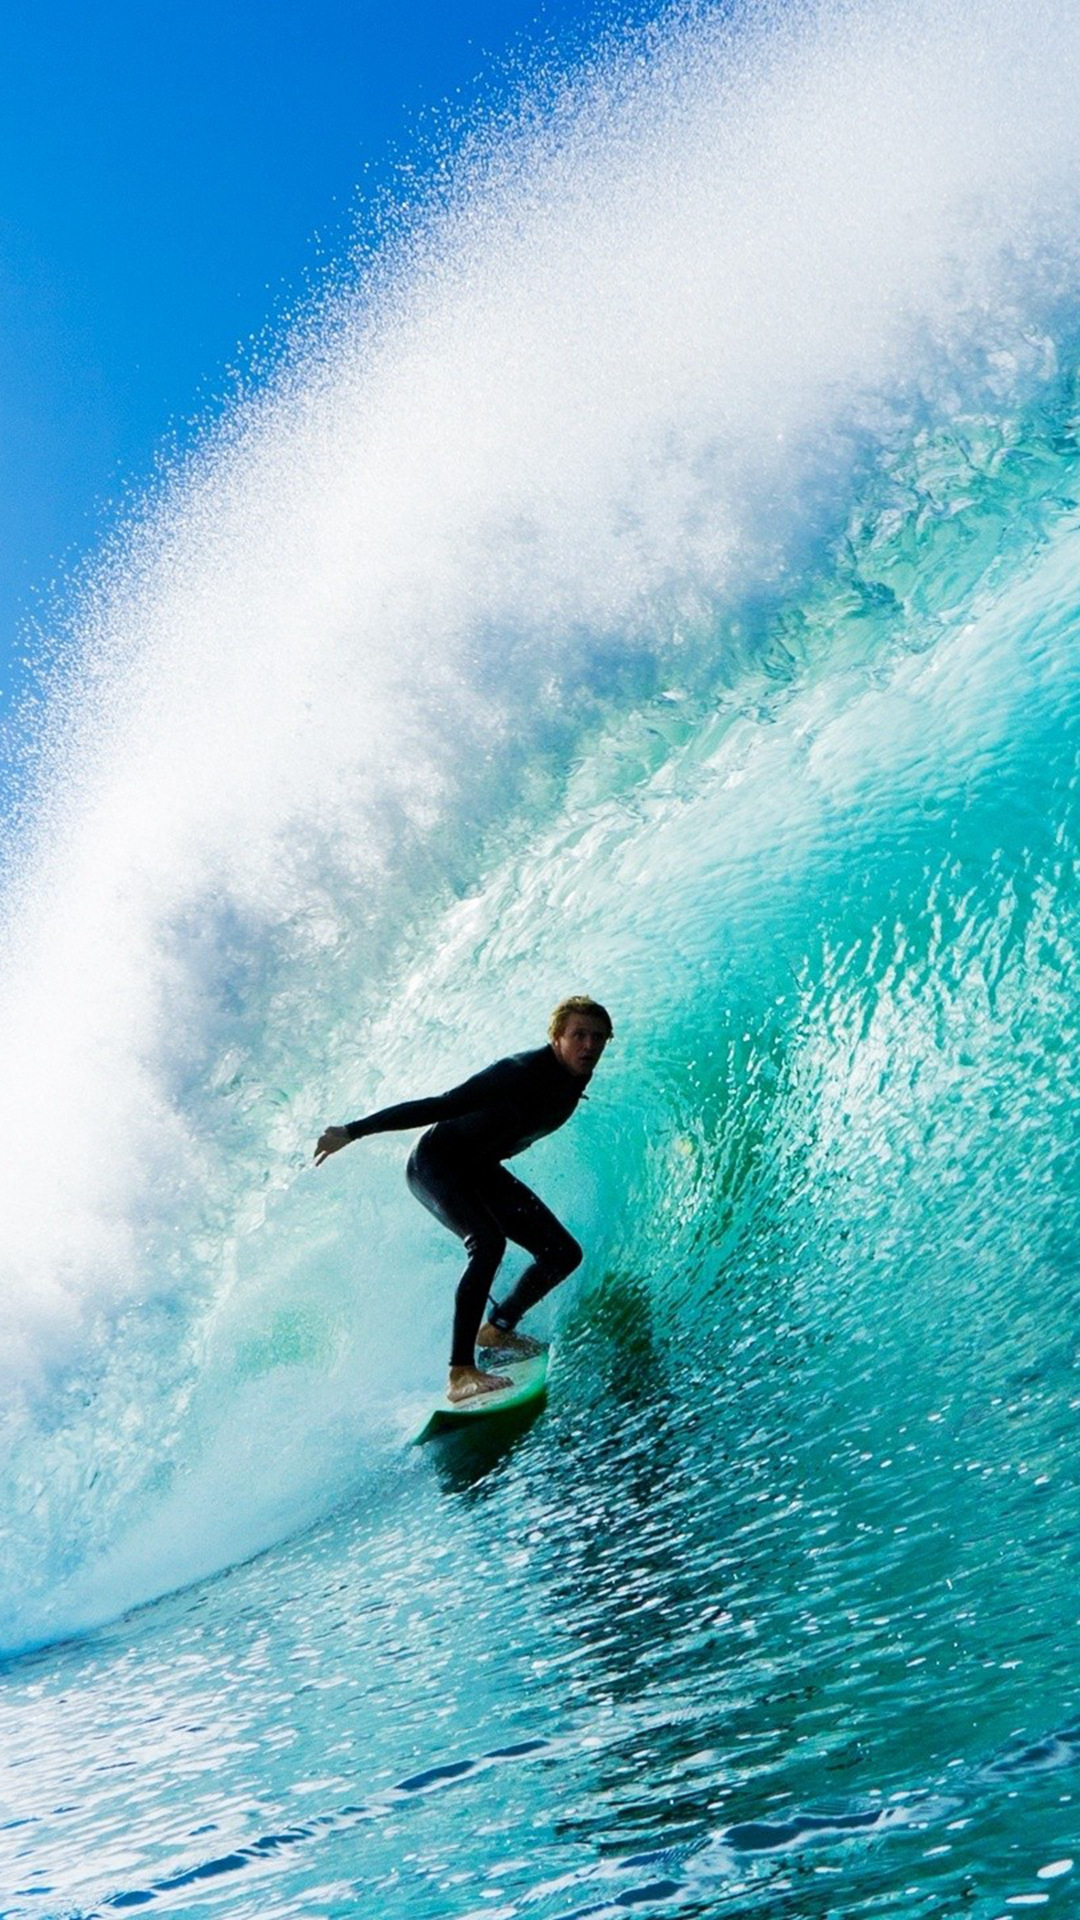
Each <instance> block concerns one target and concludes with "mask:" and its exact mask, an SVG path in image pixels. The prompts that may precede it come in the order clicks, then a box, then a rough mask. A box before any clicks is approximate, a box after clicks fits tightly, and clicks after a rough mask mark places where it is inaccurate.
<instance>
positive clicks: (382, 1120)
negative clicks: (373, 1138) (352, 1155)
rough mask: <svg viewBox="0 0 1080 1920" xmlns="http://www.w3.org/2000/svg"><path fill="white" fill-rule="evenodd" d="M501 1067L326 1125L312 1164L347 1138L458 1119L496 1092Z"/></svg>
mask: <svg viewBox="0 0 1080 1920" xmlns="http://www.w3.org/2000/svg"><path fill="white" fill-rule="evenodd" d="M500 1072H501V1069H500V1067H499V1066H498V1065H496V1066H495V1067H485V1068H484V1070H483V1072H482V1073H474V1074H473V1076H472V1078H471V1079H470V1080H465V1081H463V1082H462V1084H461V1086H460V1087H451V1089H450V1091H449V1093H435V1094H431V1095H430V1096H429V1097H428V1098H427V1099H424V1100H401V1101H399V1102H398V1104H397V1106H394V1107H380V1109H379V1111H378V1113H369V1114H367V1115H366V1116H365V1118H364V1119H363V1120H349V1121H348V1122H347V1123H346V1125H345V1126H343V1127H327V1128H326V1129H325V1131H324V1132H323V1133H321V1134H320V1135H319V1139H318V1143H317V1145H316V1148H315V1165H316V1166H317V1167H319V1166H321V1165H322V1163H323V1161H324V1160H328V1159H329V1158H330V1155H331V1154H332V1153H340V1151H341V1149H342V1147H347V1146H348V1144H349V1142H350V1140H363V1139H364V1138H365V1137H366V1136H367V1135H368V1134H370V1133H401V1132H404V1130H405V1129H406V1128H407V1127H431V1126H434V1124H435V1122H436V1121H437V1120H459V1119H461V1117H462V1115H463V1114H466V1113H476V1112H478V1111H479V1110H480V1109H481V1108H482V1107H483V1106H484V1105H485V1103H486V1102H488V1101H490V1100H491V1098H492V1096H493V1095H497V1094H498V1091H499V1087H500V1084H501V1081H500Z"/></svg>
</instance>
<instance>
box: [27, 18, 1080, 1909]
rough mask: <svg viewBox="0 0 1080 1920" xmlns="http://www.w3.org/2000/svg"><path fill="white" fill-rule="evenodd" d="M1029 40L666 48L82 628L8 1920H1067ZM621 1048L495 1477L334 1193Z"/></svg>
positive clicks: (369, 283) (1053, 238)
mask: <svg viewBox="0 0 1080 1920" xmlns="http://www.w3.org/2000/svg"><path fill="white" fill-rule="evenodd" d="M1078 99H1080V15H1078V14H1077V13H1076V10H1075V8H1074V7H1072V6H1071V5H1065V4H1063V3H1061V0H1035V3H1034V4H1032V5H1030V6H1026V7H1024V8H1023V9H1020V8H1017V7H1015V6H1013V5H1011V4H1005V3H1004V0H940V3H939V4H934V5H930V4H920V0H904V4H900V5H890V6H884V5H883V6H876V5H873V4H861V3H860V0H851V4H835V5H834V4H831V3H826V4H822V5H820V6H806V7H799V8H790V7H789V8H776V9H764V8H760V7H754V8H751V9H749V10H744V11H741V12H738V13H736V14H732V13H731V11H730V10H723V11H720V12H714V11H709V10H703V11H694V12H691V13H689V14H687V13H684V12H679V13H677V14H673V15H670V16H665V17H664V19H663V20H661V21H660V22H659V23H656V24H654V25H653V26H651V27H649V28H647V29H641V28H638V29H636V30H635V31H634V32H632V33H631V32H627V34H626V35H625V36H621V37H620V36H619V35H617V34H614V33H613V34H612V35H611V36H610V37H609V39H608V40H607V41H605V43H604V44H603V45H601V46H599V47H598V48H597V49H596V50H595V51H594V53H593V54H592V55H590V56H589V57H588V58H585V57H582V58H581V60H580V62H579V63H578V65H577V66H576V67H575V68H573V69H572V70H570V71H566V72H562V73H554V72H552V71H550V70H548V71H538V72H534V73H531V74H527V75H525V76H524V77H523V79H522V81H521V89H520V98H516V99H515V100H514V101H513V102H512V103H510V104H507V103H506V102H505V101H504V103H503V105H502V106H501V107H500V108H499V110H498V111H495V110H494V109H493V110H492V114H491V117H490V120H489V121H488V122H487V123H485V124H484V125H480V126H477V128H476V129H475V130H474V132H473V133H472V134H471V135H470V137H469V138H468V139H466V140H464V141H463V142H461V143H460V144H459V146H458V149H457V151H456V153H455V154H454V155H453V157H452V159H451V160H450V161H449V162H448V164H447V165H446V167H445V168H441V169H435V170H434V172H433V173H432V174H431V176H430V182H429V185H428V187H427V188H425V190H424V192H423V193H421V194H420V195H419V197H418V198H417V199H416V200H415V201H414V202H413V204H412V205H411V207H410V209H409V210H408V211H407V213H402V214H401V216H400V218H397V219H395V218H393V217H391V216H390V215H388V216H387V218H386V220H385V221H384V224H383V227H382V229H381V230H380V232H379V233H378V234H376V235H374V236H369V239H368V241H367V242H366V243H365V245H364V246H363V247H359V246H358V250H357V257H356V259H355V260H354V261H350V262H347V263H344V264H343V266H342V268H341V271H340V273H339V274H338V275H337V276H336V277H335V278H334V279H333V281H332V283H331V284H328V286H327V288H326V289H325V291H324V293H323V295H322V296H321V297H320V298H319V299H318V300H317V301H313V302H312V304H311V306H310V307H309V308H308V309H306V310H305V311H304V312H303V314H301V315H300V316H298V318H297V320H296V322H295V326H294V328H293V331H292V333H291V334H290V336H289V338H288V339H286V340H284V341H283V342H282V345H281V351H280V355H279V358H278V361H277V363H276V364H275V366H274V368H273V370H272V372H270V373H269V374H267V375H264V376H262V377H260V378H259V379H254V378H253V380H252V382H251V385H250V390H249V391H248V392H246V393H245V394H244V395H243V396H242V397H241V398H240V400H239V401H238V402H237V404H236V406H235V408H234V409H233V410H232V411H231V412H230V414H229V416H228V418H227V419H226V420H224V421H223V422H220V423H218V425H217V426H215V427H213V428H212V429H210V430H208V432H207V434H206V436H205V438H204V440H203V442H202V443H201V444H200V445H199V447H198V448H197V450H196V451H195V452H194V453H193V454H192V455H191V456H190V457H188V458H187V459H186V460H185V461H183V462H182V463H180V464H179V465H178V466H177V467H176V468H175V469H174V470H172V471H171V472H169V473H168V474H167V475H166V476H165V478H164V480H163V482H162V486H161V489H160V492H159V494H158V495H157V496H156V497H155V498H154V499H152V500H150V501H148V502H147V503H146V505H145V508H144V509H143V510H141V511H140V512H138V513H136V514H134V515H133V517H132V519H131V522H130V524H129V525H128V527H127V528H126V530H125V532H124V534H123V536H122V537H120V538H118V539H117V541H116V542H115V543H114V545H113V547H112V548H110V549H109V551H107V552H105V553H103V554H102V555H101V556H100V558H99V561H98V563H97V565H96V566H95V568H94V569H92V570H91V572H90V574H89V575H88V576H87V578H86V579H85V580H83V581H82V582H81V584H80V585H79V587H78V590H77V591H73V594H72V598H71V603H70V605H69V606H68V608H67V609H66V612H65V614H64V619H63V622H62V624H61V627H60V628H58V631H57V633H56V635H55V649H54V651H55V665H54V667H53V669H52V672H51V678H50V682H49V685H48V687H47V689H46V694H45V697H44V698H43V699H42V700H41V701H39V702H38V703H36V704H35V706H34V707H33V708H32V709H31V710H28V711H27V712H26V713H25V714H24V715H23V717H22V723H21V725H22V735H23V738H24V740H25V741H28V743H29V744H28V745H27V746H25V748H24V749H23V750H22V754H21V757H20V758H18V759H17V760H13V761H12V771H11V775H10V778H11V780H12V781H13V782H14V784H15V786H17V788H18V791H19V794H20V796H21V797H20V804H19V807H18V809H17V810H16V812H15V814H14V817H13V819H12V821H11V822H10V824H9V827H8V829H7V831H6V835H5V838H4V841H3V846H2V849H0V869H2V873H3V905H2V921H0V1051H2V1056H3V1059H4V1063H5V1064H4V1072H3V1085H2V1087H0V1165H2V1166H3V1168H4V1182H5V1191H4V1207H3V1215H4V1217H3V1225H2V1228H0V1262H2V1267H3V1286H2V1288H0V1323H2V1336H3V1337H2V1339H0V1389H2V1390H0V1515H2V1537H0V1649H2V1652H3V1661H2V1667H0V1913H2V1914H3V1915H4V1916H5V1920H7V1917H10V1920H90V1916H98V1917H104V1916H109V1915H113V1914H119V1913H124V1912H128V1911H146V1912H148V1913H150V1914H154V1913H161V1914H162V1915H165V1914H168V1915H183V1916H192V1920H195V1916H199V1917H201V1916H208V1917H209V1916H212V1915H216V1914H222V1915H228V1916H230V1917H231V1920H248V1917H249V1916H250V1920H278V1916H280V1917H281V1920H300V1916H312V1917H315V1916H318V1917H319V1920H331V1917H334V1920H336V1917H337V1916H345V1915H362V1916H367V1915H371V1916H373V1920H374V1917H376V1916H377V1917H378V1920H381V1917H382V1916H385V1915H394V1916H399V1915H400V1916H402V1920H429V1917H430V1920H478V1916H480V1915H484V1916H487V1917H488V1920H583V1917H584V1916H586V1915H588V1916H590V1917H592V1916H598V1917H600V1920H615V1917H616V1916H618V1915H621V1914H623V1913H625V1912H630V1911H632V1912H635V1913H641V1914H643V1915H646V1914H656V1915H665V1916H668V1915H670V1916H672V1920H675V1917H676V1916H677V1917H678V1920H684V1917H685V1916H714V1915H715V1916H724V1917H730V1920H749V1916H757V1915H762V1916H766V1915H767V1916H768V1917H769V1920H871V1917H873V1920H877V1917H878V1916H890V1917H893V1916H895V1920H917V1917H918V1920H922V1917H923V1916H931V1915H933V1916H949V1920H954V1917H955V1916H959V1915H965V1916H970V1917H971V1920H1004V1916H1008V1915H1013V1914H1016V1913H1022V1912H1024V1911H1027V1910H1029V1909H1030V1910H1032V1911H1033V1912H1034V1911H1045V1912H1046V1913H1047V1914H1048V1915H1049V1916H1057V1917H1058V1920H1075V1915H1076V1914H1077V1913H1078V1912H1080V1579H1078V1558H1080V1454H1078V1450H1077V1445H1076V1434H1077V1426H1078V1420H1080V1337H1078V1332H1077V1314H1076V1290H1077V1278H1078V1256H1077V1247H1078V1245H1080V1181H1078V1152H1080V1110H1078V1102H1077V1078H1078V1075H1077V1066H1076V1060H1077V1048H1078V1040H1080V1035H1078V1026H1080V1021H1078V1005H1080V1000H1078V979H1080V975H1078V961H1080V953H1078V948H1080V885H1078V881H1080V873H1078V848H1080V757H1078V756H1080V393H1078V386H1077V375H1078V370H1080V113H1078V112H1077V107H1076V103H1077V100H1078ZM573 991H586V992H590V993H592V994H594V995H596V996H597V997H598V998H600V999H601V1000H603V1001H604V1003H605V1004H606V1005H607V1006H609V1007H610V1009H611V1011H612V1014H613V1017H614V1022H615V1040H614V1042H613V1043H612V1046H611V1047H610V1048H609V1050H608V1053H607V1055H606V1056H605V1058H604V1061H603V1063H602V1066H601V1068H600V1069H599V1071H598V1072H597V1074H596V1077H595V1080H594V1083H593V1086H592V1088H591V1090H590V1096H589V1100H588V1102H587V1104H586V1105H585V1106H584V1107H583V1108H582V1109H581V1110H580V1111H579V1113H578V1115H577V1116H576V1117H575V1119H574V1121H573V1123H572V1125H571V1126H569V1127H567V1128H566V1129H565V1130H564V1131H563V1132H561V1133H560V1134H558V1135H556V1136H553V1137H552V1138H551V1139H549V1140H547V1141H545V1142H543V1143H542V1144H541V1145H540V1146H538V1147H537V1148H535V1149H534V1150H533V1151H532V1152H531V1153H530V1154H529V1156H528V1160H527V1162H523V1163H522V1166H521V1171H522V1173H523V1174H525V1175H526V1177H528V1178H529V1179H530V1180H531V1181H532V1182H534V1183H535V1185H536V1186H537V1187H538V1188H539V1190H540V1191H541V1193H542V1194H543V1195H544V1197H545V1198H546V1199H547V1200H548V1201H549V1203H550V1204H551V1205H552V1206H554V1207H555V1208H556V1209H557V1210H558V1211H559V1212H560V1213H561V1215H562V1216H563V1217H564V1218H565V1219H566V1221H567V1223H568V1225H569V1226H570V1228H571V1229H572V1231H573V1232H574V1233H575V1234H576V1235H577V1236H578V1237H579V1238H580V1239H581V1240H582V1241H583V1243H584V1245H585V1247H586V1249H587V1257H586V1260H585V1263H584V1265H583V1267H582V1268H581V1270H580V1271H579V1273H578V1274H576V1275H575V1276H574V1277H573V1278H572V1280H571V1281H569V1282H568V1283H567V1284H566V1286H565V1287H564V1288H563V1289H562V1290H561V1291H560V1293H559V1294H558V1295H557V1296H555V1297H554V1298H553V1300H551V1301H550V1302H548V1303H546V1304H545V1306H544V1308H543V1309H541V1311H540V1313H539V1314H538V1315H537V1317H536V1330H538V1331H540V1332H542V1333H544V1334H545V1335H546V1336H547V1337H549V1338H550V1339H551V1340H552V1342H553V1358H552V1373H551V1391H550V1397H549V1400H548V1404H547V1406H546V1408H545V1409H544V1410H543V1411H542V1412H541V1413H540V1414H539V1415H538V1416H537V1417H536V1418H535V1419H533V1420H532V1421H531V1422H528V1423H525V1424H522V1425H520V1426H518V1427H517V1428H515V1429H512V1430H511V1431H509V1432H507V1431H505V1430H502V1431H498V1432H496V1431H494V1430H492V1431H490V1432H487V1433H484V1432H479V1433H476V1434H472V1435H469V1436H468V1437H467V1438H466V1439H463V1440H460V1441H451V1442H446V1443H444V1444H440V1445H433V1446H431V1447H426V1448H422V1449H417V1448H410V1447H409V1446H407V1445H406V1444H405V1443H406V1441H407V1439H408V1436H409V1434H410V1433H411V1432H412V1431H414V1430H415V1427H416V1426H417V1425H418V1424H419V1418H420V1417H422V1415H423V1412H424V1410H425V1406H426V1403H427V1402H428V1401H429V1400H430V1398H431V1395H432V1393H433V1391H434V1390H435V1389H436V1388H437V1387H438V1385H439V1384H440V1383H441V1380H442V1373H443V1367H444V1365H445V1358H446V1347H447V1340H448V1327H449V1316H450V1303H451V1297H452V1292H453V1286H454V1282H455V1278H456V1274H457V1271H458V1267H459V1259H458V1250H457V1248H456V1246H455V1244H454V1243H453V1242H451V1241H450V1240H449V1238H448V1237H447V1236H445V1235H443V1234H441V1233H440V1231H439V1229H438V1228H437V1227H436V1226H435V1224H434V1223H433V1222H432V1221H431V1220H430V1219H429V1217H428V1216H427V1215H426V1214H424V1213H422V1211H421V1209H419V1208H418V1207H416V1206H415V1204H414V1203H413V1202H412V1201H411V1200H410V1198H409V1196H408V1194H407V1191H406V1188H405V1185H404V1180H403V1163H404V1158H405V1152H406V1147H407V1139H406V1138H404V1137H402V1136H397V1137H394V1136H386V1137H384V1138H381V1139H379V1140H372V1141H367V1142H363V1143H360V1144H358V1145H357V1146H356V1147H355V1148H352V1149H350V1150H349V1151H348V1153H345V1154H342V1155H339V1156H337V1157H336V1158H335V1159H334V1160H333V1161H332V1162H330V1163H328V1164H327V1165H326V1166H325V1167H323V1168H321V1169H318V1170H316V1169H314V1168H313V1167H312V1165H311V1151H312V1147H313V1143H314V1140H315V1138H316V1136H317V1134H318V1133H319V1131H320V1130H321V1128H322V1126H323V1125H324V1124H326V1123H327V1122H328V1121H331V1120H341V1119H344V1118H347V1117H349V1116H351V1115H354V1114H357V1113H361V1112H363V1111H365V1110H369V1109H371V1108H373V1107H375V1106H377V1105H380V1104H384V1103H385V1102H386V1101H388V1100H390V1099H398V1098H403V1097H407V1096H411V1095H419V1094H423V1093H431V1092H438V1091H440V1090H442V1089H443V1088H445V1087H447V1086H449V1085H452V1084H454V1083H455V1082H456V1081H457V1080H459V1079H460V1078H462V1077H463V1076H464V1075H465V1074H466V1073H468V1072H470V1071H473V1070H475V1069H476V1068H478V1067H480V1066H482V1065H484V1064H485V1063H486V1062H488V1061H489V1060H491V1059H493V1058H495V1057H497V1056H498V1055H500V1054H502V1053H506V1052H510V1051H514V1050H517V1049H519V1048H522V1047H527V1046H530V1045H535V1044H537V1043H538V1042H539V1040H540V1039H541V1038H542V1036H543V1033H544V1029H545V1026H546V1020H547V1015H548V1012H549V1010H550V1007H551V1006H552V1005H553V1003H554V1002H555V1001H556V1000H557V999H558V998H560V997H561V996H562V995H563V994H565V993H567V992H573Z"/></svg>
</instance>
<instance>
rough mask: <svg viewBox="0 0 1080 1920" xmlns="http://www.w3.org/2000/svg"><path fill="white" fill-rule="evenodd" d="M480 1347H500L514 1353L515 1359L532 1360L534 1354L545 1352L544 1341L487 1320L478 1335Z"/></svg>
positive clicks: (477, 1340)
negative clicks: (509, 1330)
mask: <svg viewBox="0 0 1080 1920" xmlns="http://www.w3.org/2000/svg"><path fill="white" fill-rule="evenodd" d="M476 1344H477V1346H478V1347H499V1348H501V1350H502V1352H503V1353H512V1354H513V1356H514V1358H515V1360H531V1359H532V1357H533V1355H534V1354H537V1353H543V1351H544V1347H543V1342H542V1341H540V1340H533V1339H532V1338H531V1337H530V1336H529V1334H527V1333H508V1332H507V1331H506V1330H505V1328H503V1327H494V1326H492V1324H491V1321H490V1320H485V1321H484V1324H483V1326H482V1327H481V1329H480V1331H479V1333H478V1334H477V1336H476Z"/></svg>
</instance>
